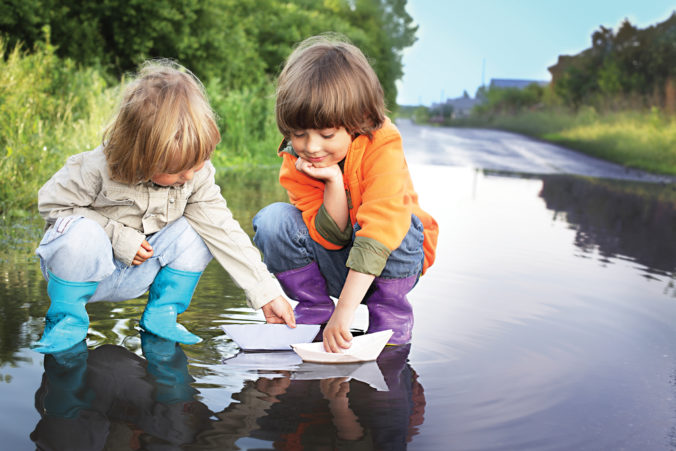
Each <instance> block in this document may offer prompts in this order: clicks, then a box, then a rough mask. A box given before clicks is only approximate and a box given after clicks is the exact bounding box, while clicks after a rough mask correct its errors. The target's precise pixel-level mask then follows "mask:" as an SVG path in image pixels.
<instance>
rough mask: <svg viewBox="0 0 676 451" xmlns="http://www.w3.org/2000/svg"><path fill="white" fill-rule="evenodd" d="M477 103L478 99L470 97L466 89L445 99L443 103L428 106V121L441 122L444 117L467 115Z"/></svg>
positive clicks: (454, 117) (451, 117)
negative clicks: (429, 116) (452, 97)
mask: <svg viewBox="0 0 676 451" xmlns="http://www.w3.org/2000/svg"><path fill="white" fill-rule="evenodd" d="M478 103H480V101H479V100H478V99H475V98H472V97H470V96H469V94H468V93H467V91H465V92H464V93H463V95H462V96H460V97H456V98H454V99H446V101H445V102H443V103H433V104H432V107H431V108H430V110H431V111H432V117H431V118H430V122H443V121H444V120H445V119H456V118H459V117H467V116H469V114H470V112H471V111H472V108H474V106H475V105H477V104H478Z"/></svg>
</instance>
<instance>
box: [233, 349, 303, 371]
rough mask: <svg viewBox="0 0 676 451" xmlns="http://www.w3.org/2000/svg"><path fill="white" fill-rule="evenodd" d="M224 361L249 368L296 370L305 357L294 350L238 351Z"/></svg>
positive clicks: (238, 366)
mask: <svg viewBox="0 0 676 451" xmlns="http://www.w3.org/2000/svg"><path fill="white" fill-rule="evenodd" d="M223 363H225V364H226V365H233V366H236V367H237V368H242V369H247V370H249V369H253V370H262V371H265V370H272V371H295V370H297V369H298V367H299V366H300V365H302V364H303V359H301V358H300V357H299V356H298V354H296V353H295V352H293V351H274V352H238V353H237V354H235V355H234V356H233V357H230V358H228V359H225V360H223Z"/></svg>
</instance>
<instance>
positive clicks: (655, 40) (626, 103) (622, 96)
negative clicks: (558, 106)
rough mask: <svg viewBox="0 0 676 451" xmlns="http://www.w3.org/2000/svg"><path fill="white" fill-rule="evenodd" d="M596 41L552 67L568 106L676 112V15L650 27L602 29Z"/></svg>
mask: <svg viewBox="0 0 676 451" xmlns="http://www.w3.org/2000/svg"><path fill="white" fill-rule="evenodd" d="M591 38H592V45H591V47H590V48H588V49H586V50H584V51H583V52H581V53H579V54H577V55H574V56H565V55H562V56H559V60H558V62H557V64H555V65H554V66H552V67H550V68H549V71H550V72H551V74H552V85H553V89H554V92H555V93H556V94H557V95H558V96H559V97H560V98H561V99H562V101H563V102H564V103H565V104H566V105H569V106H572V107H575V108H577V107H579V106H580V105H583V104H588V105H593V106H601V107H609V108H623V107H625V108H626V107H630V108H631V107H634V108H635V107H645V106H657V107H661V108H664V109H666V110H668V111H670V112H675V111H676V80H674V77H676V13H673V14H672V15H671V17H669V18H668V19H667V20H666V21H664V22H661V23H658V24H656V25H653V26H650V27H647V28H645V29H639V28H637V27H636V26H634V25H632V24H631V23H630V22H629V20H628V19H625V20H624V21H623V22H622V24H621V25H620V26H619V27H618V29H617V31H613V29H612V28H607V27H604V26H601V27H600V28H599V29H598V30H596V31H595V32H594V33H593V34H592V36H591Z"/></svg>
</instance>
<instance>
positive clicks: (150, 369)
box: [31, 334, 425, 451]
mask: <svg viewBox="0 0 676 451" xmlns="http://www.w3.org/2000/svg"><path fill="white" fill-rule="evenodd" d="M409 346H410V345H406V346H397V347H387V348H386V349H385V350H384V351H383V353H382V354H381V356H380V357H379V359H378V361H377V364H378V367H379V368H380V370H381V372H382V374H383V376H384V378H385V381H386V382H387V385H388V388H389V391H377V390H376V389H374V388H372V387H370V386H369V385H367V384H366V383H363V382H360V381H357V380H350V381H348V380H346V378H342V377H339V378H328V379H323V380H295V379H294V374H293V373H292V372H288V371H287V372H280V373H279V376H280V377H277V378H265V377H261V378H259V379H258V380H256V381H247V382H245V383H244V387H243V388H242V390H241V391H240V392H239V393H236V394H234V395H233V396H232V397H233V399H234V400H235V402H233V403H231V404H230V405H229V406H227V407H226V408H225V409H223V410H222V411H220V412H212V411H211V410H210V409H209V408H208V407H207V406H206V405H205V404H203V403H202V402H200V401H198V400H196V399H195V395H197V394H198V391H197V390H196V389H195V388H193V387H192V385H191V383H192V382H193V381H194V379H193V378H192V377H191V376H190V374H189V373H188V366H187V359H186V357H185V354H184V353H183V351H182V349H181V348H180V346H177V345H176V344H175V343H174V342H170V341H167V340H164V339H160V338H157V337H155V336H153V335H150V334H143V336H142V349H143V355H144V357H145V359H143V358H141V357H139V356H137V355H136V354H134V353H133V352H131V351H129V350H127V349H125V348H123V347H120V346H113V345H104V346H101V347H99V348H96V349H93V350H88V349H87V347H86V345H85V343H84V341H83V342H82V343H81V344H80V345H78V346H76V347H74V348H72V349H70V350H68V351H65V352H64V353H57V354H54V355H47V356H45V374H44V375H43V379H42V384H41V386H40V388H39V389H38V391H37V393H36V396H35V399H36V408H37V410H38V412H39V413H40V416H41V419H40V421H39V423H38V425H37V426H36V428H35V430H34V431H33V433H32V434H31V439H32V440H33V441H34V442H35V443H36V447H37V448H38V449H45V450H52V449H53V450H65V449H68V450H88V451H91V450H102V449H118V448H120V449H149V450H152V449H175V448H181V449H193V450H198V449H199V450H206V449H236V448H237V446H238V445H237V444H236V442H238V441H239V440H240V439H242V438H244V437H254V438H257V439H263V440H267V441H269V442H272V443H274V446H275V447H276V448H281V449H298V448H299V447H306V448H317V447H322V446H326V445H328V446H331V447H334V448H335V447H338V448H343V447H349V448H355V447H356V448H361V447H363V448H365V449H401V448H405V447H406V443H407V441H409V440H410V438H411V437H412V436H413V435H414V434H415V433H416V429H415V427H416V426H417V425H419V424H421V423H422V414H423V411H424V404H425V401H424V395H423V391H422V387H421V386H420V384H419V383H418V381H417V377H416V375H415V372H414V371H413V370H412V369H411V368H410V366H409V365H408V364H407V362H406V358H407V356H408V352H409ZM268 374H269V372H268Z"/></svg>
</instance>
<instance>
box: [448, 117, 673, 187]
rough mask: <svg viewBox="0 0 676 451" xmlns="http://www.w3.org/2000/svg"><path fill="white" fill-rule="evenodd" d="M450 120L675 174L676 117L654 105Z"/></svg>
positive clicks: (621, 162)
mask: <svg viewBox="0 0 676 451" xmlns="http://www.w3.org/2000/svg"><path fill="white" fill-rule="evenodd" d="M450 125H456V126H473V127H488V128H498V129H502V130H509V131H514V132H517V133H522V134H525V135H529V136H533V137H536V138H540V139H544V140H547V141H551V142H554V143H558V144H561V145H564V146H566V147H569V148H571V149H576V150H579V151H581V152H584V153H586V154H589V155H593V156H595V157H598V158H602V159H604V160H608V161H612V162H615V163H619V164H621V165H623V166H626V167H631V168H636V169H642V170H645V171H649V172H654V173H658V174H667V175H676V118H675V117H673V116H670V115H666V114H663V113H661V112H660V111H659V110H657V109H656V108H653V109H652V110H650V111H625V112H611V113H604V114H599V113H597V112H596V111H595V110H594V109H593V108H591V107H585V108H582V109H580V111H578V112H577V113H572V112H568V111H557V110H550V111H526V112H521V113H517V114H513V115H495V116H490V117H473V118H467V119H458V120H454V121H453V122H452V123H451V124H450Z"/></svg>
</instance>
